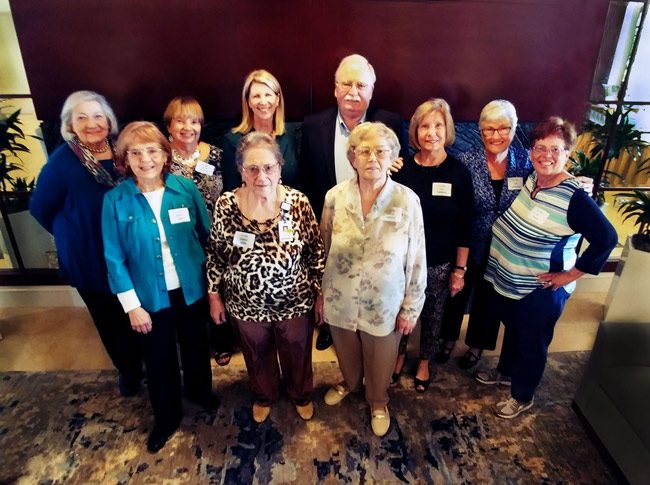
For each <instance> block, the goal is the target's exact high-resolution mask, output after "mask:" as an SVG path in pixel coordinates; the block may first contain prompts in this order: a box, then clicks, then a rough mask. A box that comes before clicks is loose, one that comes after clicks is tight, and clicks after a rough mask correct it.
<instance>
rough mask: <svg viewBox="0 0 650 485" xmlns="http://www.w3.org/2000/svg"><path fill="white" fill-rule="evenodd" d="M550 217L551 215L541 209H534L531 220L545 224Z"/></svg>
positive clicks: (531, 212)
mask: <svg viewBox="0 0 650 485" xmlns="http://www.w3.org/2000/svg"><path fill="white" fill-rule="evenodd" d="M548 216H549V213H548V212H546V211H545V210H544V209H540V208H539V207H534V208H533V210H531V211H530V218H531V219H532V221H533V222H536V223H537V224H544V223H545V222H546V219H548Z"/></svg>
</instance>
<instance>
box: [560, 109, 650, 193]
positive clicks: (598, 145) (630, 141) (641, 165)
mask: <svg viewBox="0 0 650 485" xmlns="http://www.w3.org/2000/svg"><path fill="white" fill-rule="evenodd" d="M592 109H593V110H594V111H596V112H597V113H599V114H600V115H601V116H602V118H603V120H604V122H603V123H602V124H599V123H594V122H592V121H589V122H587V123H586V124H585V131H587V132H589V133H590V134H591V140H590V142H589V145H588V147H587V151H582V150H580V151H577V152H576V153H575V154H574V155H573V156H572V157H570V159H569V166H568V170H569V172H571V173H572V174H573V175H576V176H581V175H583V176H586V177H591V178H596V177H597V176H598V171H599V169H600V166H601V164H602V162H603V159H604V161H605V170H604V171H603V177H602V179H601V183H600V187H601V188H602V187H609V186H610V185H611V184H612V181H613V180H614V179H619V180H620V181H622V182H625V180H624V178H623V177H622V176H621V175H620V174H619V173H617V172H614V171H612V170H609V166H610V165H611V162H612V161H614V160H616V159H618V158H619V157H620V156H621V154H622V153H627V154H628V155H629V157H630V159H631V160H632V162H633V163H634V164H635V165H636V166H637V170H650V157H649V158H645V159H643V158H642V157H643V151H644V150H645V149H646V148H647V147H648V146H650V144H648V142H646V141H644V140H643V139H642V138H641V136H642V134H643V133H642V132H641V131H639V130H637V129H636V128H635V125H634V123H632V122H631V121H630V113H633V112H636V111H637V109H636V108H628V109H626V110H625V111H624V112H623V113H622V114H621V116H620V118H618V119H617V116H616V113H615V112H614V111H612V110H609V109H606V108H602V107H599V106H595V107H593V108H592ZM612 125H615V126H616V129H615V130H614V136H613V139H612V142H611V144H610V147H609V149H608V151H607V155H606V156H605V148H606V144H607V138H608V136H609V134H610V131H611V127H612ZM597 200H598V202H599V203H602V202H604V195H603V192H602V191H598V197H597Z"/></svg>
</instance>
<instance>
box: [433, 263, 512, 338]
mask: <svg viewBox="0 0 650 485" xmlns="http://www.w3.org/2000/svg"><path fill="white" fill-rule="evenodd" d="M484 274H485V265H477V264H475V263H471V262H469V263H468V265H467V272H466V273H465V287H464V288H463V290H462V291H461V292H459V293H457V294H456V296H454V297H451V298H448V299H447V305H446V307H445V314H444V317H443V319H442V326H441V329H440V338H441V339H443V340H449V341H456V340H458V337H459V335H460V327H461V326H462V323H463V317H464V315H465V310H466V309H467V304H468V303H469V300H470V296H471V297H472V302H471V308H470V311H469V323H468V326H467V335H466V336H465V343H466V344H467V346H468V347H474V348H477V349H490V350H494V349H495V347H496V345H497V338H498V336H499V326H500V324H501V321H500V320H499V317H498V316H497V310H496V309H495V308H494V303H495V300H494V299H493V298H490V296H489V295H490V290H491V287H492V285H491V284H490V283H488V282H487V281H485V279H483V275H484ZM472 293H473V294H472Z"/></svg>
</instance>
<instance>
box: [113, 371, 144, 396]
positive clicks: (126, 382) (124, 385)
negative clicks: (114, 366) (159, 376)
mask: <svg viewBox="0 0 650 485" xmlns="http://www.w3.org/2000/svg"><path fill="white" fill-rule="evenodd" d="M140 380H141V379H140V377H133V376H129V375H127V374H123V373H122V372H120V373H119V375H118V377H117V385H118V386H119V388H120V395H121V396H122V397H132V396H135V395H136V394H137V393H138V392H140Z"/></svg>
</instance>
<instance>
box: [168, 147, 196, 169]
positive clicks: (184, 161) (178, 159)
mask: <svg viewBox="0 0 650 485" xmlns="http://www.w3.org/2000/svg"><path fill="white" fill-rule="evenodd" d="M200 157H201V152H200V151H199V149H198V148H197V149H196V150H194V153H192V154H191V155H190V156H189V157H188V158H185V157H183V156H182V155H181V154H180V153H178V152H177V151H176V150H175V149H172V160H173V161H174V162H175V163H178V164H180V165H190V166H194V165H196V162H197V160H198V159H199V158H200Z"/></svg>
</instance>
